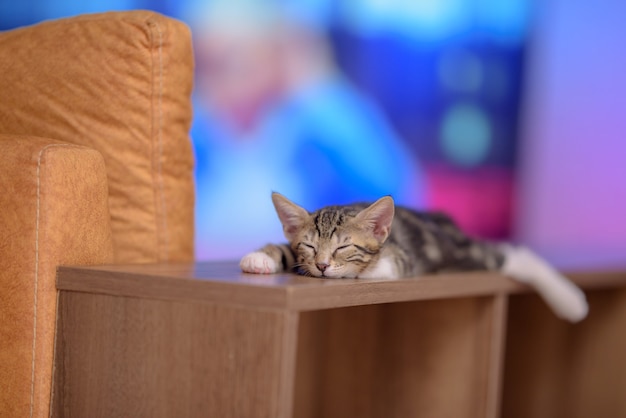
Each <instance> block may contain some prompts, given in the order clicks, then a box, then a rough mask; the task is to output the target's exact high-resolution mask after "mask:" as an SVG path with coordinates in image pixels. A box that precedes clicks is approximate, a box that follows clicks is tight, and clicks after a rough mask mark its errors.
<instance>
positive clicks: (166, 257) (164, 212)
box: [152, 22, 169, 261]
mask: <svg viewBox="0 0 626 418" xmlns="http://www.w3.org/2000/svg"><path fill="white" fill-rule="evenodd" d="M152 24H153V25H154V27H155V28H156V31H157V34H158V36H159V38H158V44H157V46H158V60H159V62H158V78H159V80H158V93H157V107H158V109H157V147H158V148H157V151H158V153H157V182H158V193H159V197H158V203H159V204H160V206H161V228H162V232H161V234H159V235H161V237H162V240H163V242H162V243H161V242H159V250H161V245H163V246H164V247H165V250H164V251H159V253H160V254H159V261H168V260H169V233H168V230H167V204H166V200H165V188H164V182H163V32H162V31H161V27H160V26H159V23H158V22H152ZM161 257H164V259H161Z"/></svg>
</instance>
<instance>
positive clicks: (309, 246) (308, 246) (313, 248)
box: [298, 242, 317, 254]
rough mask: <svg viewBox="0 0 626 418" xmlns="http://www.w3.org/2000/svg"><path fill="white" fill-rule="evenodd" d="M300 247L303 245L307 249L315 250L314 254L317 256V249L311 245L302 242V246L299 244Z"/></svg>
mask: <svg viewBox="0 0 626 418" xmlns="http://www.w3.org/2000/svg"><path fill="white" fill-rule="evenodd" d="M298 245H303V246H305V247H307V248H310V249H311V250H313V253H314V254H317V249H315V247H314V246H312V245H310V244H307V243H304V242H301V243H300V244H298Z"/></svg>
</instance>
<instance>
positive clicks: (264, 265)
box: [239, 251, 278, 274]
mask: <svg viewBox="0 0 626 418" xmlns="http://www.w3.org/2000/svg"><path fill="white" fill-rule="evenodd" d="M239 267H241V270H243V271H244V273H256V274H272V273H278V264H277V263H276V261H274V260H273V259H272V257H270V256H269V255H267V254H265V253H263V252H260V251H256V252H253V253H250V254H248V255H246V256H244V257H243V258H242V259H241V262H240V263H239Z"/></svg>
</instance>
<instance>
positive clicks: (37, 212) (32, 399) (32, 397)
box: [30, 144, 74, 418]
mask: <svg viewBox="0 0 626 418" xmlns="http://www.w3.org/2000/svg"><path fill="white" fill-rule="evenodd" d="M53 147H68V148H74V146H72V145H66V144H50V145H46V146H45V147H43V148H42V149H41V150H40V151H39V155H38V156H37V204H36V210H35V277H34V286H33V288H34V290H33V300H34V303H33V306H34V310H33V349H32V362H31V376H30V416H31V418H32V416H33V413H34V406H35V360H36V355H35V353H36V348H37V304H38V296H39V293H38V289H39V215H40V208H41V160H42V158H43V154H44V153H45V152H46V151H47V150H48V149H50V148H53ZM55 332H56V331H55Z"/></svg>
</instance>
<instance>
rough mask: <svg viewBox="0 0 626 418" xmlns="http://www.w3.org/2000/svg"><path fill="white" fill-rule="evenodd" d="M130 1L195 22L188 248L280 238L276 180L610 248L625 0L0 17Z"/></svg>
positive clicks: (396, 2)
mask: <svg viewBox="0 0 626 418" xmlns="http://www.w3.org/2000/svg"><path fill="white" fill-rule="evenodd" d="M127 9H150V10H154V11H157V12H160V13H163V14H166V15H169V16H172V17H175V18H178V19H181V20H183V21H185V22H186V23H187V24H188V25H189V26H190V28H191V30H192V34H193V39H194V49H195V56H196V82H195V90H194V95H193V101H194V122H193V126H192V140H193V143H194V150H195V153H196V187H197V205H196V206H197V207H196V209H197V210H196V225H197V226H196V252H197V258H198V259H200V260H212V259H225V258H226V259H236V258H239V257H241V256H242V255H243V254H244V253H246V252H248V251H251V250H253V249H255V248H257V247H259V246H261V245H264V244H265V243H267V242H282V241H284V239H283V237H282V229H281V227H280V224H279V223H278V219H277V217H276V215H275V214H274V210H273V207H272V205H271V200H270V194H271V192H272V191H278V192H280V193H282V194H284V195H286V196H287V197H289V198H290V199H291V200H293V201H295V202H296V203H298V204H300V205H302V206H304V207H305V208H307V209H309V210H314V209H317V208H319V207H321V206H323V205H327V204H340V203H349V202H353V201H363V200H373V199H376V198H378V197H380V196H382V195H392V196H393V197H394V198H395V199H396V202H397V203H400V204H404V205H407V206H411V207H414V208H419V209H441V210H445V211H447V212H449V213H450V214H451V215H452V216H453V217H454V218H456V220H457V221H458V222H459V223H460V224H461V226H462V227H463V228H465V229H466V230H467V231H468V232H469V233H471V234H472V235H475V236H480V237H484V238H488V239H497V240H510V241H514V242H522V243H525V244H527V245H530V246H531V247H533V248H535V249H536V250H537V251H539V252H540V253H542V254H543V255H545V256H546V257H548V258H549V259H550V260H551V261H553V262H556V263H557V264H559V265H560V266H562V267H566V268H577V267H590V268H593V267H610V266H612V265H621V266H624V265H625V264H626V186H625V185H624V183H625V182H626V52H625V49H624V40H625V39H626V25H625V24H624V22H625V20H624V19H625V18H626V2H624V1H621V0H599V1H597V2H588V1H583V0H569V1H565V0H545V1H541V2H539V1H533V0H113V1H102V0H98V1H90V2H83V1H79V0H28V1H25V2H9V1H2V2H0V30H7V29H12V28H15V27H19V26H23V25H29V24H33V23H36V22H40V21H42V20H46V19H52V18H60V17H66V16H72V15H76V14H82V13H93V12H101V11H111V10H127ZM0 76H1V75H0ZM0 100H1V92H0Z"/></svg>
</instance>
